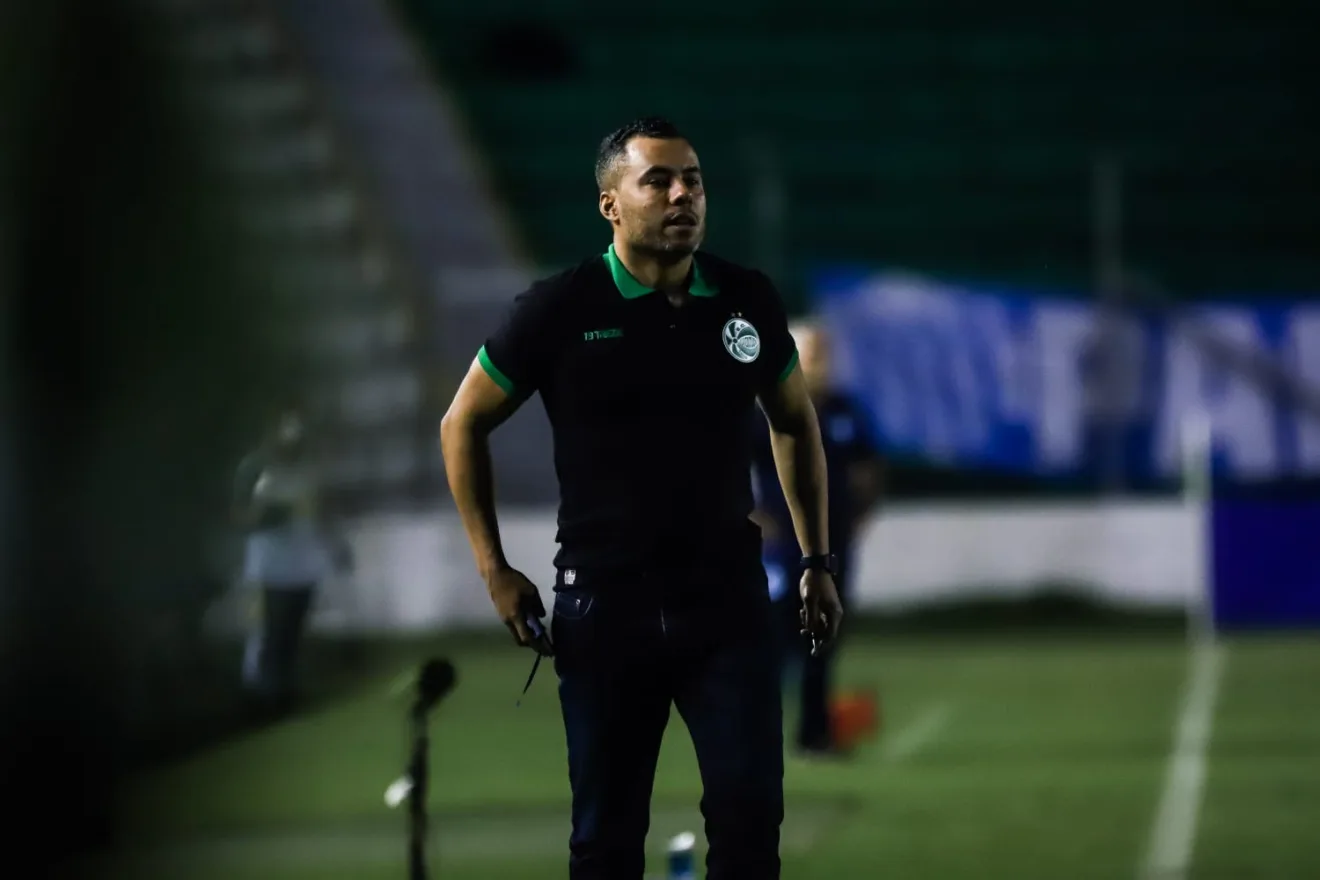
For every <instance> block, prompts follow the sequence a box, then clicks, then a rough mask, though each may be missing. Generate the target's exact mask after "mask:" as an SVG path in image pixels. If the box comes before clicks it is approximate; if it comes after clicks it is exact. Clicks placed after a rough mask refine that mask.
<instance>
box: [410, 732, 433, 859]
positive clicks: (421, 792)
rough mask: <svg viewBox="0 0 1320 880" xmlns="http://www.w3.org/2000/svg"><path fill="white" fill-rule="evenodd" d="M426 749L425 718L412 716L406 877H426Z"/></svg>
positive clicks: (428, 773) (427, 746) (427, 766)
mask: <svg viewBox="0 0 1320 880" xmlns="http://www.w3.org/2000/svg"><path fill="white" fill-rule="evenodd" d="M419 714H420V713H419ZM429 751H430V741H429V737H428V736H427V732H426V718H425V716H422V717H417V718H414V719H413V750H412V759H411V760H410V761H409V762H408V777H409V779H411V780H412V789H411V790H410V791H409V793H408V880H428V874H427V869H426V842H427V836H428V835H427V821H426V796H427V789H428V788H429V787H430V786H429V782H430V780H429V779H428V777H429V775H430V766H429V763H430V762H429V760H428V758H429V754H428V753H429Z"/></svg>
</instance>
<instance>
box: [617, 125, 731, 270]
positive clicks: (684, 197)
mask: <svg viewBox="0 0 1320 880" xmlns="http://www.w3.org/2000/svg"><path fill="white" fill-rule="evenodd" d="M613 184H614V185H613V187H612V188H611V189H609V190H607V191H606V192H603V193H601V196H600V211H601V213H602V214H604V215H605V218H606V219H608V220H609V221H610V222H611V223H615V224H617V225H618V227H619V228H620V230H622V232H623V235H624V238H625V240H626V241H627V242H628V243H629V244H630V245H632V246H633V247H634V248H635V249H637V250H639V251H642V252H644V253H648V254H651V255H654V256H658V257H665V256H670V257H673V258H674V259H679V258H682V257H686V256H688V255H689V254H692V253H694V252H695V251H696V250H697V248H698V247H699V246H700V245H701V240H702V238H703V237H704V236H705V234H706V189H705V186H704V184H703V183H702V178H701V165H700V164H699V163H698V162H697V154H696V153H695V152H693V150H692V146H691V145H690V144H689V143H688V142H687V141H685V140H680V139H673V140H661V139H658V138H641V137H639V138H633V139H632V140H631V141H629V142H628V147H627V151H626V152H625V154H624V156H623V157H622V158H621V159H620V160H619V163H618V166H617V168H616V169H615V177H614V181H613Z"/></svg>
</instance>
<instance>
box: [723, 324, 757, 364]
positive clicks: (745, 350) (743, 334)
mask: <svg viewBox="0 0 1320 880" xmlns="http://www.w3.org/2000/svg"><path fill="white" fill-rule="evenodd" d="M723 337H724V350H725V351H727V352H728V353H729V356H730V357H732V358H733V359H734V360H735V361H738V362H739V363H741V364H750V363H751V362H752V361H754V360H756V358H757V357H758V356H759V355H760V354H761V335H760V334H759V333H757V332H756V328H755V327H753V326H752V325H751V322H749V321H746V320H744V319H742V318H730V319H729V320H728V322H727V323H726V324H725V325H724V333H723Z"/></svg>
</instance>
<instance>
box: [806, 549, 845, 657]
mask: <svg viewBox="0 0 1320 880" xmlns="http://www.w3.org/2000/svg"><path fill="white" fill-rule="evenodd" d="M799 592H800V593H801V595H802V613H801V620H802V634H803V635H809V636H811V653H812V654H818V653H820V652H821V651H822V650H824V649H825V648H827V647H829V645H830V644H831V643H832V642H833V641H834V639H835V638H836V637H837V636H838V635H839V624H840V623H842V622H843V603H842V602H840V601H839V591H838V589H837V588H835V586H834V578H833V576H831V575H830V573H829V572H827V571H820V570H817V569H809V570H807V571H804V572H803V573H802V583H801V586H800V588H799Z"/></svg>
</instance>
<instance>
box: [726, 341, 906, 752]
mask: <svg viewBox="0 0 1320 880" xmlns="http://www.w3.org/2000/svg"><path fill="white" fill-rule="evenodd" d="M790 329H791V331H792V334H793V338H794V339H795V340H796V341H797V347H798V352H799V356H800V363H801V365H802V373H803V376H804V377H805V378H806V381H807V388H808V391H809V393H810V395H811V399H812V403H813V404H814V405H815V407H816V415H817V420H818V421H819V423H820V433H821V442H822V443H823V444H824V447H825V459H826V461H827V462H828V470H829V500H830V513H829V523H830V547H832V548H835V549H834V553H835V555H836V556H837V557H838V559H839V574H838V576H837V577H836V578H835V583H836V585H837V586H838V589H839V598H840V600H841V601H842V602H843V603H844V611H845V613H847V607H848V598H849V597H848V594H849V590H848V587H849V585H850V584H851V583H852V581H853V575H854V568H855V563H856V559H855V557H854V554H853V553H852V548H853V545H854V543H855V539H856V537H857V531H858V528H859V527H860V526H861V525H862V523H864V522H865V521H866V518H867V517H868V516H869V515H870V514H872V513H873V512H874V510H875V508H876V506H877V505H878V504H879V503H880V500H881V496H882V494H883V490H884V462H883V460H882V459H881V457H880V455H879V454H878V452H877V446H876V444H875V442H874V440H873V438H872V436H871V431H870V429H869V427H868V422H867V420H866V415H865V413H863V412H862V411H861V409H860V407H859V406H858V405H857V403H856V402H855V401H854V400H853V399H852V398H851V397H850V396H849V395H847V394H844V393H843V392H841V391H840V390H838V388H837V387H836V385H835V383H834V381H833V376H832V371H831V368H830V357H831V353H830V340H829V336H828V334H827V333H826V332H825V330H824V328H822V327H820V326H818V325H816V324H813V323H805V322H803V323H796V324H794V325H793V326H792V327H791V328H790ZM761 434H762V436H761V442H760V443H759V445H758V455H757V457H756V460H755V462H754V464H753V468H752V471H753V486H754V489H755V494H756V500H757V509H756V511H755V512H754V513H753V514H752V519H753V521H755V522H756V524H757V525H759V526H760V527H761V534H762V539H763V545H762V546H763V548H764V562H765V569H766V576H767V580H768V581H769V585H770V596H771V598H772V599H773V600H774V602H775V605H776V606H777V609H778V617H779V619H780V622H781V626H782V628H783V632H782V637H781V642H780V644H781V646H782V649H783V650H782V657H781V661H782V663H783V668H784V672H785V675H786V676H791V675H792V674H794V673H796V674H797V675H798V686H799V687H798V689H799V699H800V710H799V712H800V715H799V722H798V730H797V737H796V746H797V749H798V751H799V753H801V754H802V755H803V756H806V757H815V756H829V755H837V754H842V753H844V752H846V751H847V748H848V746H849V745H850V743H848V742H846V741H844V740H845V739H846V738H841V737H840V736H839V735H838V734H839V731H836V730H834V729H832V723H831V696H832V685H831V678H832V673H833V668H834V661H835V655H836V652H837V648H836V647H835V646H830V647H826V648H824V649H822V650H820V651H816V652H813V651H812V650H811V646H810V644H809V643H807V642H804V641H803V639H802V637H801V635H800V633H799V630H800V629H801V622H800V621H799V619H798V609H799V607H800V604H801V603H800V602H799V600H798V596H797V591H796V590H795V589H794V585H795V584H796V580H797V575H798V570H799V568H800V565H799V557H798V544H797V539H796V538H795V537H794V534H793V521H792V518H791V517H790V515H789V510H788V504H787V503H786V502H785V500H784V493H783V491H782V490H781V488H780V485H779V478H778V476H777V475H776V472H775V463H774V458H773V455H772V453H771V448H770V439H769V435H768V434H766V433H765V432H764V431H762V432H761ZM836 645H837V643H836Z"/></svg>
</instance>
